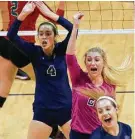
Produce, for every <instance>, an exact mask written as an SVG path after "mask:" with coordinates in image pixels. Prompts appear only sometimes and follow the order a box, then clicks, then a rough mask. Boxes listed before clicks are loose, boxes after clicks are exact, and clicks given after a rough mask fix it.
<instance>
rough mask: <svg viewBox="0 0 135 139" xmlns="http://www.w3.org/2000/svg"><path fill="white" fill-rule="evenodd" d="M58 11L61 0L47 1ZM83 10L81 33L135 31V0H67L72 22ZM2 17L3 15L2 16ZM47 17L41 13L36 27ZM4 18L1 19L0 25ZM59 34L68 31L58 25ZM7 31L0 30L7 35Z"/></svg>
mask: <svg viewBox="0 0 135 139" xmlns="http://www.w3.org/2000/svg"><path fill="white" fill-rule="evenodd" d="M45 2H46V4H47V5H48V6H49V7H50V8H51V9H52V10H53V11H54V12H56V10H57V8H58V4H59V1H45ZM77 11H82V12H83V13H84V17H83V18H82V21H81V23H80V30H79V34H129V33H134V2H133V1H121V2H120V1H65V15H64V17H65V18H67V19H68V20H69V21H71V22H72V20H73V19H72V16H73V15H74V14H75V13H76V12H77ZM7 12H8V11H7ZM0 18H1V17H0ZM45 20H46V19H45V18H44V17H42V16H41V15H39V17H38V19H37V22H36V29H37V27H38V25H39V24H40V23H41V22H44V21H45ZM1 26H2V20H0V27H1ZM58 30H59V34H66V33H67V32H66V31H65V29H64V28H63V27H61V26H58ZM6 34H7V32H6V31H5V32H3V31H1V32H0V36H3V35H4V36H5V35H6ZM36 34H37V33H36V31H29V30H28V31H24V32H22V31H20V34H19V35H36Z"/></svg>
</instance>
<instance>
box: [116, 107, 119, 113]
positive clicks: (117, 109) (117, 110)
mask: <svg viewBox="0 0 135 139" xmlns="http://www.w3.org/2000/svg"><path fill="white" fill-rule="evenodd" d="M118 112H119V108H118V106H117V107H116V113H117V114H118Z"/></svg>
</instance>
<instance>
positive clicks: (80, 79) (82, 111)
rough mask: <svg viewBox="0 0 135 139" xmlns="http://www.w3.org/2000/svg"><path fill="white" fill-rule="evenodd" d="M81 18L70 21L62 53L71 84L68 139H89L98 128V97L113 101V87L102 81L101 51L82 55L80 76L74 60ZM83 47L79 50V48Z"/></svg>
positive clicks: (102, 57)
mask: <svg viewBox="0 0 135 139" xmlns="http://www.w3.org/2000/svg"><path fill="white" fill-rule="evenodd" d="M82 16H83V14H82V13H81V12H80V13H78V14H77V15H75V16H74V17H73V20H74V25H73V30H72V34H71V37H70V40H69V43H68V47H67V52H66V61H67V66H68V69H69V75H70V78H71V82H72V99H73V101H72V121H71V132H70V139H89V137H90V135H91V133H92V132H93V131H94V130H95V129H96V128H97V127H99V126H100V121H99V119H98V116H97V113H96V108H95V103H96V99H97V98H98V97H99V96H100V95H101V96H102V95H109V96H113V97H115V85H113V84H112V83H111V82H109V81H108V80H106V78H105V77H107V76H106V73H105V72H104V68H106V66H107V62H106V61H107V60H106V56H105V53H104V51H103V50H102V49H101V48H97V47H94V48H91V49H90V50H88V51H87V52H86V53H85V61H84V62H85V65H86V69H87V72H84V71H83V70H82V69H81V68H80V66H79V65H78V62H77V59H76V56H75V45H76V35H77V30H78V28H79V23H80V20H81V17H82ZM82 47H83V46H82Z"/></svg>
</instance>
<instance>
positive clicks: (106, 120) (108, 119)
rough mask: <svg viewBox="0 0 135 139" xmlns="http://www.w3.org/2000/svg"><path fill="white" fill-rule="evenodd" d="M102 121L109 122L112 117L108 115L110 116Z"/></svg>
mask: <svg viewBox="0 0 135 139" xmlns="http://www.w3.org/2000/svg"><path fill="white" fill-rule="evenodd" d="M104 121H105V122H106V123H111V121H112V118H111V117H110V118H106V119H105V120H104Z"/></svg>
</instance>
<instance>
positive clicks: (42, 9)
mask: <svg viewBox="0 0 135 139" xmlns="http://www.w3.org/2000/svg"><path fill="white" fill-rule="evenodd" d="M34 3H35V5H36V6H37V8H38V9H39V11H40V12H41V13H42V15H44V16H46V17H48V18H50V19H51V20H53V21H54V22H57V23H58V24H60V25H61V26H63V27H64V28H65V29H66V30H68V31H72V27H73V25H72V23H71V22H69V21H68V20H67V19H65V18H63V17H61V16H59V15H57V14H56V13H54V12H52V11H51V10H50V9H49V8H48V7H47V5H46V4H45V3H44V2H42V1H38V2H34Z"/></svg>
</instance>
